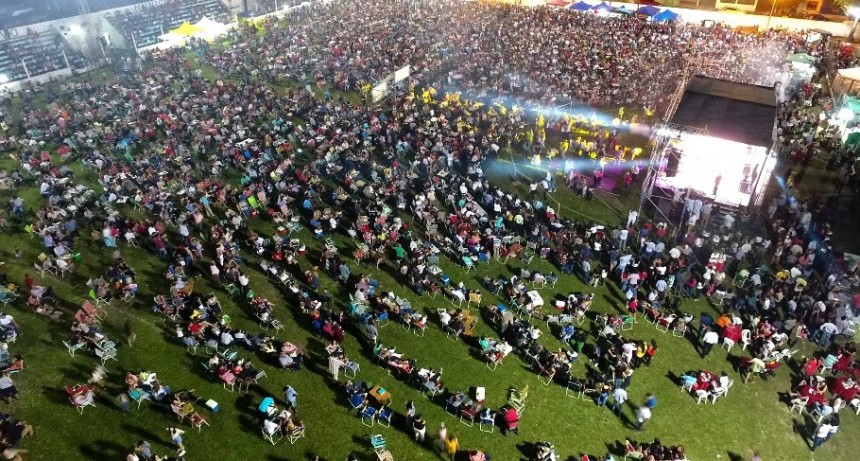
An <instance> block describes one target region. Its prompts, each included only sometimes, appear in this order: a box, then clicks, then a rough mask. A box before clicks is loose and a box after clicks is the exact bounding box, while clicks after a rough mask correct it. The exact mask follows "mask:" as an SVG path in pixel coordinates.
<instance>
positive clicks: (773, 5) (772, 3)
mask: <svg viewBox="0 0 860 461" xmlns="http://www.w3.org/2000/svg"><path fill="white" fill-rule="evenodd" d="M777 1H778V0H771V7H770V14H768V15H767V24H765V26H764V28H765V29H770V18H772V17H773V12H774V11H775V10H776V2H777Z"/></svg>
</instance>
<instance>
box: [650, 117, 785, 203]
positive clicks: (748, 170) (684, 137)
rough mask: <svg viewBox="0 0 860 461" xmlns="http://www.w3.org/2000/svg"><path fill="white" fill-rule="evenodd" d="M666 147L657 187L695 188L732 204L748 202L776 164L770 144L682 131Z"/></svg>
mask: <svg viewBox="0 0 860 461" xmlns="http://www.w3.org/2000/svg"><path fill="white" fill-rule="evenodd" d="M667 149H669V152H667V155H666V156H665V157H664V159H663V160H662V162H661V165H660V168H659V171H658V174H657V182H656V184H655V185H656V187H659V188H666V189H672V190H690V191H695V192H696V193H697V195H699V196H702V197H706V198H709V199H711V200H713V201H714V202H716V203H721V204H725V205H731V206H746V205H747V204H749V203H750V202H751V200H752V199H753V196H754V194H755V192H756V191H758V190H759V189H763V187H762V186H763V185H759V179H760V178H761V177H767V176H769V175H770V173H771V171H772V170H773V166H774V165H775V159H772V160H773V161H768V160H769V159H770V157H769V156H768V148H767V147H763V146H751V145H748V144H742V143H739V142H734V141H728V140H725V139H720V138H714V137H711V136H705V135H701V134H687V133H685V134H681V135H680V137H679V138H675V139H671V140H670V141H669V145H668V146H667ZM673 157H674V158H673ZM670 175H672V176H670Z"/></svg>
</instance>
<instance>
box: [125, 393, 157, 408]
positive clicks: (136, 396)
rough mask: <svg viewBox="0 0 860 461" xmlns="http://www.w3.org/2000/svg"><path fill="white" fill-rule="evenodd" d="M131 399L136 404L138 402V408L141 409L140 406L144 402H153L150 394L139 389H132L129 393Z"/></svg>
mask: <svg viewBox="0 0 860 461" xmlns="http://www.w3.org/2000/svg"><path fill="white" fill-rule="evenodd" d="M127 394H128V396H129V398H131V400H133V401H134V402H137V408H138V409H140V405H141V404H142V403H143V401H144V400H149V401H151V400H152V396H151V395H150V394H149V393H148V392H144V391H141V390H139V389H130V390H129V391H128V392H127Z"/></svg>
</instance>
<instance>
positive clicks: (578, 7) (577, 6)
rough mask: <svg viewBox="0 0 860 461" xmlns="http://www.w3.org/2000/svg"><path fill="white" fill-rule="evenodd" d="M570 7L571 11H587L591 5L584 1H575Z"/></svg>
mask: <svg viewBox="0 0 860 461" xmlns="http://www.w3.org/2000/svg"><path fill="white" fill-rule="evenodd" d="M570 9H571V10H573V11H588V10H590V9H591V5H589V4H588V3H585V2H576V3H574V4H573V5H570Z"/></svg>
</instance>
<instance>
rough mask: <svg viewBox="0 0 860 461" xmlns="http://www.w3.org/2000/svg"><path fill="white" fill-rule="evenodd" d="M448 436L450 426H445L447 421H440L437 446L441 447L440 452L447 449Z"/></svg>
mask: <svg viewBox="0 0 860 461" xmlns="http://www.w3.org/2000/svg"><path fill="white" fill-rule="evenodd" d="M447 438H448V428H447V427H445V423H444V422H441V423H439V433H437V434H436V446H437V447H439V451H440V452H444V451H445V439H447Z"/></svg>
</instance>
